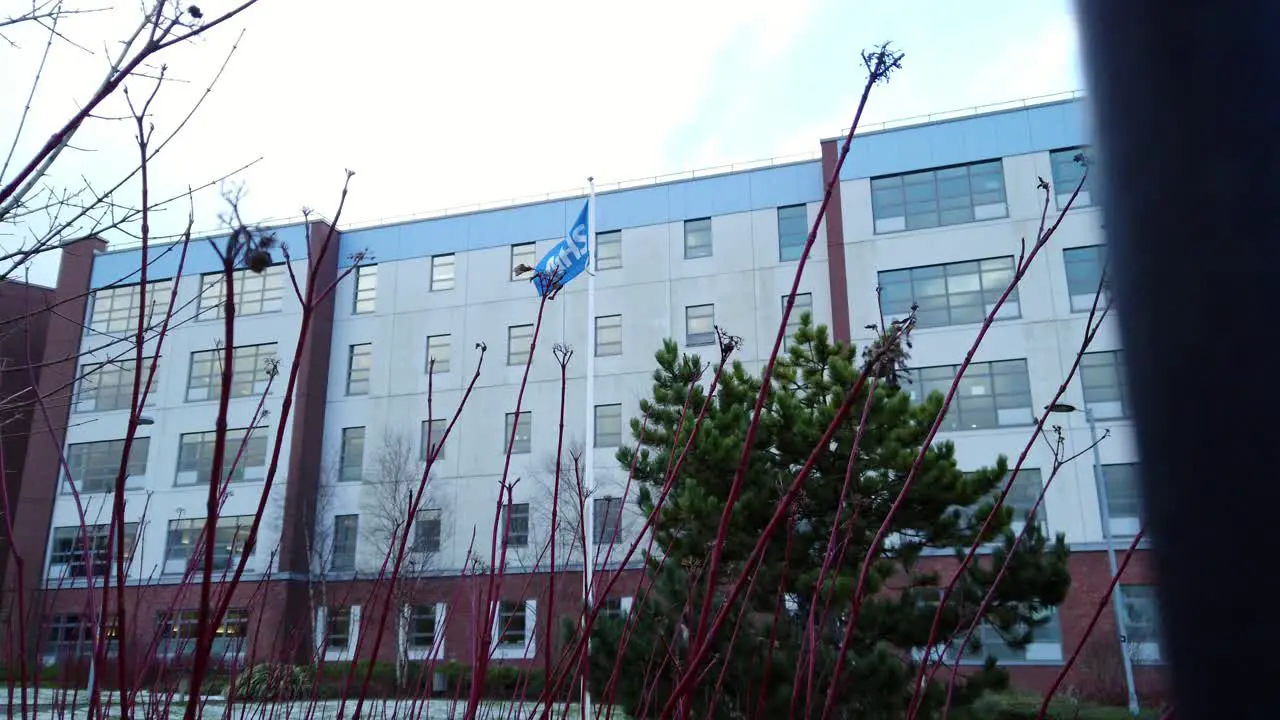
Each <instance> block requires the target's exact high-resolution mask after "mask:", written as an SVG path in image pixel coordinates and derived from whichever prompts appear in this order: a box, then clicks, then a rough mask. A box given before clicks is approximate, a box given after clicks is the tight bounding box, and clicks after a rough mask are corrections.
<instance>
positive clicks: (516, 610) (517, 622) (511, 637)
mask: <svg viewBox="0 0 1280 720" xmlns="http://www.w3.org/2000/svg"><path fill="white" fill-rule="evenodd" d="M527 620H528V618H527V617H526V616H525V602H524V601H523V600H503V601H501V602H499V603H498V632H497V636H498V637H497V641H498V642H497V644H498V646H499V647H504V646H505V647H518V648H523V647H525V645H527V644H528V634H529V624H528V622H527Z"/></svg>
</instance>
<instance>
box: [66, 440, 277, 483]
mask: <svg viewBox="0 0 1280 720" xmlns="http://www.w3.org/2000/svg"><path fill="white" fill-rule="evenodd" d="M267 435H268V432H267V428H265V427H261V426H259V427H257V428H255V429H254V430H253V431H252V432H250V431H249V429H248V428H232V429H228V430H227V435H226V437H227V440H226V444H225V445H224V449H223V457H222V467H221V468H219V469H218V471H217V475H216V477H217V478H218V479H219V480H226V479H229V481H230V482H252V481H257V480H263V479H265V478H266V468H267V454H268V450H267V442H268V438H267ZM216 447H217V433H216V432H214V431H212V430H211V431H208V432H196V433H184V434H182V435H179V436H178V467H177V471H176V474H175V476H174V485H177V486H194V485H208V484H209V483H210V482H211V481H212V479H213V478H214V477H215V474H214V468H213V454H214V449H215V448H216ZM124 450H125V447H124V440H123V439H120V440H97V441H94V442H86V443H72V444H70V445H68V446H67V470H68V472H69V474H70V478H71V479H74V480H75V482H76V489H77V490H78V491H79V492H81V493H99V492H111V491H113V490H114V489H115V483H116V476H117V474H118V473H119V472H120V460H121V458H123V457H124ZM150 450H151V438H149V437H136V438H134V440H133V445H132V447H131V448H130V449H129V461H128V462H127V463H126V464H125V488H126V489H130V490H131V489H134V488H136V487H138V484H139V483H140V482H141V480H142V478H143V476H145V475H146V474H147V455H148V453H149V452H150ZM63 491H64V492H70V491H71V487H70V485H69V484H67V485H64V488H63Z"/></svg>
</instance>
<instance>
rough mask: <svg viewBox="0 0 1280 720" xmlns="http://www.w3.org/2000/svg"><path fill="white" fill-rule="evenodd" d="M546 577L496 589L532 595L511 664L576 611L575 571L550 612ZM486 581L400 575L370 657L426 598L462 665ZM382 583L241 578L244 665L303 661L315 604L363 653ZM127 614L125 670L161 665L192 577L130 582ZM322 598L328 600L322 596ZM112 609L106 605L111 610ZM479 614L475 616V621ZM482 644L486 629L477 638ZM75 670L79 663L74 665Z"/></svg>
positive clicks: (519, 579) (51, 595) (190, 596)
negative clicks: (301, 592) (354, 620)
mask: <svg viewBox="0 0 1280 720" xmlns="http://www.w3.org/2000/svg"><path fill="white" fill-rule="evenodd" d="M640 577H641V573H640V571H628V572H625V573H623V575H622V577H621V578H620V579H619V580H618V582H617V583H616V584H615V585H614V588H613V589H612V590H611V592H610V596H611V597H627V596H631V595H633V594H634V593H635V590H636V587H637V586H638V584H639V581H640ZM549 578H550V575H549V574H547V573H538V574H511V575H508V576H507V577H506V578H505V579H504V581H503V583H502V587H501V589H500V592H499V593H498V597H499V598H500V599H502V600H515V601H521V600H531V599H532V600H537V602H538V606H537V607H538V609H537V626H536V628H535V630H534V639H535V642H536V644H537V654H536V655H535V656H534V657H533V658H531V659H530V660H524V661H495V662H508V663H510V662H514V663H516V664H522V665H529V664H535V665H536V666H538V667H541V662H542V658H543V651H544V648H545V641H546V639H547V637H548V635H547V633H548V631H549V630H551V631H552V634H551V636H550V637H551V638H552V640H553V642H554V643H555V644H554V649H553V654H552V658H553V659H556V658H558V657H559V653H560V649H561V645H562V635H561V632H560V627H561V621H562V619H563V618H566V617H577V612H578V608H579V607H580V602H581V587H582V574H581V573H557V579H556V602H555V611H554V612H553V613H548V612H546V609H545V608H546V607H547V604H548V603H547V588H548V580H549ZM295 585H302V587H304V588H308V587H310V588H311V589H313V590H314V591H315V603H314V604H313V603H312V602H311V601H310V600H308V599H307V598H306V597H305V596H304V598H303V601H302V603H301V604H294V602H293V601H292V600H291V599H290V592H291V590H290V589H291V588H292V587H293V586H295ZM487 585H488V576H486V575H479V576H473V577H444V578H409V579H405V580H402V581H401V584H400V585H399V586H398V589H397V591H396V596H395V601H393V608H392V612H391V613H390V616H389V619H388V620H387V622H386V623H385V628H386V629H385V631H384V634H383V638H382V642H381V644H380V647H379V650H378V654H377V659H378V660H380V661H383V662H388V663H390V662H394V661H395V652H396V650H395V648H396V643H397V639H396V632H397V628H396V626H395V624H394V623H395V617H396V615H397V614H398V612H399V609H398V608H396V607H395V606H396V605H403V604H427V603H437V602H444V603H446V605H447V609H446V611H445V618H446V620H445V639H444V657H443V658H441V660H440V662H447V661H449V660H456V661H459V662H463V663H470V662H472V660H473V657H474V655H475V653H474V649H475V647H476V642H475V638H476V634H475V633H476V631H477V629H478V627H479V625H481V624H483V622H484V620H483V617H482V616H480V615H479V612H478V610H479V606H480V603H481V601H482V598H483V597H484V594H485V591H486V588H487ZM223 587H224V586H221V585H219V586H218V587H217V589H216V590H215V594H214V596H215V598H218V597H221V592H223ZM385 588H386V584H385V583H382V584H379V583H376V582H374V581H372V580H360V581H342V582H329V583H325V584H323V585H322V584H320V583H313V584H311V585H310V586H308V584H307V583H305V582H298V581H283V580H266V581H251V582H242V583H240V585H239V586H238V587H237V588H236V589H235V592H234V594H233V596H232V602H231V604H230V607H231V608H243V609H245V610H247V611H248V615H249V620H248V622H249V628H248V648H247V650H246V653H245V657H244V658H243V659H242V660H241V663H245V664H252V663H255V662H264V661H270V660H278V659H282V658H295V659H294V662H299V663H307V662H309V661H310V659H311V657H312V654H313V649H314V647H315V645H314V644H313V642H314V641H313V640H312V637H313V633H312V632H307V633H305V634H299V633H297V632H295V631H294V630H293V629H292V628H294V627H296V626H297V624H299V623H302V622H305V623H308V624H311V625H314V620H313V618H314V615H313V611H314V609H315V608H316V607H319V606H323V605H329V606H332V607H349V606H353V605H359V606H360V607H361V627H360V632H359V641H358V642H359V653H360V654H359V657H360V659H368V658H370V657H371V653H372V651H373V645H374V642H375V637H376V635H377V632H376V628H377V626H378V625H377V623H378V620H379V619H381V618H382V616H383V607H384V606H383V603H384V601H385V599H386V592H385ZM126 596H127V600H126V602H127V603H128V607H129V613H131V614H130V615H129V617H128V618H127V619H126V623H127V626H128V627H131V628H132V629H131V630H129V633H128V634H129V639H128V640H127V645H126V658H127V659H128V661H129V664H130V666H131V667H132V668H134V669H137V668H138V667H139V665H145V664H147V663H148V662H158V663H161V664H167V663H169V662H171V661H168V660H164V659H162V658H158V657H157V656H156V654H155V649H154V645H153V643H154V642H155V641H156V639H157V633H158V630H159V622H158V621H159V618H160V615H161V614H162V613H167V612H172V611H176V610H184V609H185V610H192V609H195V608H198V607H199V603H200V595H199V581H198V579H197V580H195V581H193V582H191V583H189V584H187V585H186V586H183V585H178V584H173V585H149V586H142V587H132V588H129V589H128V590H127V591H126ZM326 597H327V598H328V600H327V601H326ZM87 602H88V597H87V595H86V591H85V590H84V589H64V590H50V591H46V592H45V608H44V610H45V612H46V613H48V614H59V613H61V614H85V613H86V612H87ZM112 612H114V609H113V610H112ZM477 618H480V619H477ZM482 637H483V638H484V642H485V645H484V646H483V647H484V648H485V649H487V647H488V646H487V642H488V637H489V634H488V632H487V630H486V631H485V632H484V634H483V636H482ZM81 671H83V668H81Z"/></svg>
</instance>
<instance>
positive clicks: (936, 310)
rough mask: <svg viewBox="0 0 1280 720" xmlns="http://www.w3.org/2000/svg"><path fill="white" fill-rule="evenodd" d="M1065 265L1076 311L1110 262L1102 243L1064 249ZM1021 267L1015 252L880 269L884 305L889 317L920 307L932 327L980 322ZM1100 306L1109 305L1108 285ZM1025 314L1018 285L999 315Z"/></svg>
mask: <svg viewBox="0 0 1280 720" xmlns="http://www.w3.org/2000/svg"><path fill="white" fill-rule="evenodd" d="M1062 256H1063V261H1064V263H1065V265H1066V275H1067V294H1068V295H1069V296H1070V300H1071V311H1072V312H1083V311H1087V310H1090V309H1091V308H1092V307H1093V300H1094V297H1095V296H1096V294H1097V292H1098V287H1099V285H1100V284H1101V283H1102V279H1103V277H1102V276H1103V267H1104V265H1105V262H1106V257H1105V251H1104V249H1103V247H1102V246H1101V245H1089V246H1085V247H1074V248H1067V249H1066V250H1063V251H1062ZM1015 270H1016V267H1015V261H1014V258H1013V256H1012V255H1006V256H1003V257H993V258H984V259H981V260H969V261H965V262H955V263H944V264H939V265H922V266H919V267H911V268H902V269H899V270H882V271H880V272H879V273H878V277H877V282H878V284H879V287H880V304H881V309H882V310H883V311H884V314H885V315H886V316H887V317H889V318H890V319H898V318H903V317H906V316H907V315H908V314H909V313H910V312H911V309H912V308H913V307H914V308H916V327H918V328H932V327H947V326H952V325H965V324H970V323H980V322H982V321H983V320H984V319H986V317H987V315H988V314H989V313H990V312H991V311H992V309H994V307H995V304H996V302H997V301H998V300H999V299H1000V297H1001V296H1002V295H1004V292H1005V290H1006V289H1007V288H1008V287H1009V284H1010V283H1011V282H1012V281H1013V274H1014V272H1015ZM1103 293H1104V294H1103V296H1102V300H1101V302H1100V305H1099V308H1100V309H1101V308H1102V307H1106V304H1107V302H1108V295H1107V294H1106V288H1103ZM1021 315H1022V310H1021V306H1020V303H1019V298H1018V289H1017V288H1014V289H1012V290H1010V291H1009V296H1008V297H1007V298H1005V302H1004V305H1003V306H1002V307H1001V309H1000V313H999V314H998V315H997V316H996V319H997V320H1000V319H1005V318H1017V317H1020V316H1021Z"/></svg>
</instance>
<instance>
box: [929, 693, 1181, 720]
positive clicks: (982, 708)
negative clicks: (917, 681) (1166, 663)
mask: <svg viewBox="0 0 1280 720" xmlns="http://www.w3.org/2000/svg"><path fill="white" fill-rule="evenodd" d="M1041 702H1042V699H1041V698H1039V697H1036V696H1034V695H1022V694H1016V693H991V694H988V695H984V696H982V697H981V698H979V699H978V701H977V702H976V703H974V705H973V707H972V708H970V709H969V711H968V712H967V713H965V714H964V715H963V717H964V718H966V719H967V720H1035V719H1036V718H1038V717H1039V716H1040V704H1041ZM1161 714H1162V713H1161V712H1160V711H1159V710H1155V709H1144V710H1142V711H1141V713H1140V714H1139V715H1138V718H1139V720H1159V718H1160V717H1161ZM952 717H958V716H957V715H956V714H952ZM1045 720H1133V716H1132V715H1130V714H1129V708H1127V707H1111V706H1108V705H1095V704H1092V703H1087V702H1076V701H1073V700H1068V699H1065V698H1063V699H1056V700H1053V701H1052V702H1050V703H1049V711H1048V712H1047V713H1045Z"/></svg>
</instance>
